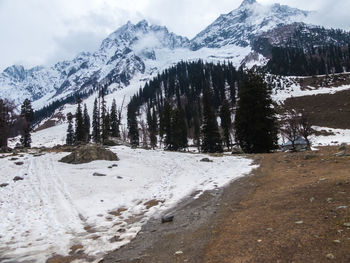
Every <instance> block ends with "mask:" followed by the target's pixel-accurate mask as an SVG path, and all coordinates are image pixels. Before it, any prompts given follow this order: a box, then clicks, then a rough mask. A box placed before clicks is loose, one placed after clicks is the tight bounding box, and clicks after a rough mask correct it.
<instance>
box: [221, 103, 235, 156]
mask: <svg viewBox="0 0 350 263" xmlns="http://www.w3.org/2000/svg"><path fill="white" fill-rule="evenodd" d="M220 119H221V128H222V130H223V133H224V142H225V145H226V147H227V148H228V149H229V148H230V144H231V128H232V120H231V111H230V105H229V102H228V101H227V100H226V99H225V100H224V101H223V103H222V106H221V111H220Z"/></svg>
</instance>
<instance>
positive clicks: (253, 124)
mask: <svg viewBox="0 0 350 263" xmlns="http://www.w3.org/2000/svg"><path fill="white" fill-rule="evenodd" d="M270 93H271V92H270V91H269V90H268V88H267V85H266V83H265V82H264V80H263V79H262V78H261V77H260V76H258V75H256V74H255V73H253V72H252V71H249V72H248V74H246V76H245V77H244V79H243V83H242V85H241V87H240V89H239V92H238V97H239V101H238V109H237V112H236V117H235V131H236V141H237V143H238V144H239V145H240V147H241V148H242V150H243V151H244V152H246V153H264V152H271V151H272V150H274V149H276V148H277V132H278V126H277V119H276V113H275V111H274V109H273V107H272V99H271V95H270Z"/></svg>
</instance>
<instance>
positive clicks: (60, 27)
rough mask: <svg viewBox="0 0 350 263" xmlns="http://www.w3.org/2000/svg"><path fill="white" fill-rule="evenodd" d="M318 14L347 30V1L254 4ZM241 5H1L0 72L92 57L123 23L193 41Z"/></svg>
mask: <svg viewBox="0 0 350 263" xmlns="http://www.w3.org/2000/svg"><path fill="white" fill-rule="evenodd" d="M258 2H259V3H261V4H271V3H274V2H279V3H281V4H287V5H290V6H292V7H297V8H300V9H305V10H318V11H319V12H318V15H317V16H316V17H315V18H314V21H315V23H318V24H321V25H325V26H328V27H339V28H343V29H347V30H350V19H348V12H349V10H350V1H349V0H346V1H338V0H337V1H334V0H312V1H305V0H279V1H278V0H275V1H273V0H258ZM240 3H241V0H215V1H213V0H0V36H1V37H0V71H2V70H3V69H4V68H6V67H7V66H10V65H12V64H23V65H25V66H26V67H31V66H35V65H52V64H54V63H55V62H57V61H59V60H62V59H71V58H73V57H74V56H75V55H76V54H77V53H79V52H80V51H94V50H96V49H97V48H98V47H99V45H100V43H101V41H102V40H103V39H104V38H105V37H107V35H108V34H110V33H111V32H113V31H115V30H116V29H117V28H118V27H119V26H121V25H123V24H125V23H126V22H127V21H128V20H130V21H132V22H134V23H136V22H138V21H139V20H141V19H146V20H148V21H149V22H150V23H153V24H159V25H164V26H167V27H168V28H169V30H170V31H173V32H175V33H176V34H179V35H184V36H187V37H188V38H192V37H194V36H195V35H196V34H197V33H199V32H200V31H201V30H202V29H204V28H205V27H206V26H208V25H209V24H210V23H211V22H213V21H214V20H215V19H216V18H217V17H218V16H219V15H220V14H223V13H228V12H230V11H232V10H233V9H235V8H237V7H238V6H239V5H240Z"/></svg>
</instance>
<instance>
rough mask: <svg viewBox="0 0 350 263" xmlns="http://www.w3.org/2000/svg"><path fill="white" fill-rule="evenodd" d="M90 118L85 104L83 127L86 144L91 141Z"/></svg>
mask: <svg viewBox="0 0 350 263" xmlns="http://www.w3.org/2000/svg"><path fill="white" fill-rule="evenodd" d="M90 126H91V125H90V116H89V113H88V110H87V108H86V104H84V115H83V127H84V142H89V141H90Z"/></svg>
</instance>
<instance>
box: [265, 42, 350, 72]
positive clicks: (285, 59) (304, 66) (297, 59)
mask: <svg viewBox="0 0 350 263" xmlns="http://www.w3.org/2000/svg"><path fill="white" fill-rule="evenodd" d="M271 56H272V57H271V59H270V61H269V62H268V63H267V65H266V68H267V70H268V71H269V72H270V73H272V74H276V75H284V76H286V75H287V76H291V75H293V76H311V75H327V74H333V73H342V72H344V71H349V70H350V43H349V44H348V45H346V46H339V45H335V44H332V45H327V46H319V47H310V48H295V47H273V48H272V52H271Z"/></svg>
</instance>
